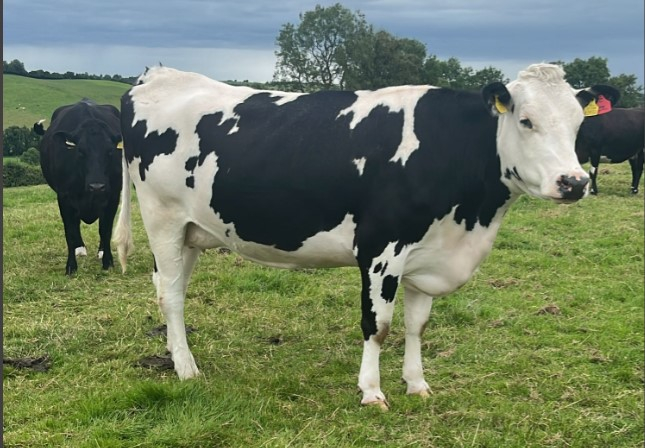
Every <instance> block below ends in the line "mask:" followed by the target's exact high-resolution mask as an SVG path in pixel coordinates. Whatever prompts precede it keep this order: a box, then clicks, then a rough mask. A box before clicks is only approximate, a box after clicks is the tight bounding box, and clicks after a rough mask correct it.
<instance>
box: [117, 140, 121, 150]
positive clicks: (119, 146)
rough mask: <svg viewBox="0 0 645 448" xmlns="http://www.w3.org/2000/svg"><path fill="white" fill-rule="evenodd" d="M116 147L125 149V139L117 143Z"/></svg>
mask: <svg viewBox="0 0 645 448" xmlns="http://www.w3.org/2000/svg"><path fill="white" fill-rule="evenodd" d="M116 149H123V140H121V141H120V142H119V143H118V144H117V145H116Z"/></svg>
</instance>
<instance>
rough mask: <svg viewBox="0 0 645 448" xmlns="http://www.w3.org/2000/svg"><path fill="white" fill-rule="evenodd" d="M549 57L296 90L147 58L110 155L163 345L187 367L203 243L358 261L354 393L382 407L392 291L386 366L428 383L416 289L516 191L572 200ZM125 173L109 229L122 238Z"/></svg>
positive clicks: (570, 121) (438, 283)
mask: <svg viewBox="0 0 645 448" xmlns="http://www.w3.org/2000/svg"><path fill="white" fill-rule="evenodd" d="M563 76H564V72H563V71H562V69H561V68H559V67H558V66H555V65H548V64H539V65H534V66H530V67H529V68H528V69H526V70H525V71H523V72H521V73H520V75H519V77H518V79H517V80H516V81H513V82H511V83H510V84H508V85H507V86H504V85H503V84H501V83H493V84H490V85H488V86H486V87H485V88H484V89H483V100H482V94H480V93H469V92H460V91H454V90H449V89H443V88H435V87H430V86H402V87H390V88H384V89H380V90H376V91H356V92H346V91H327V92H318V93H311V94H299V93H285V92H273V91H259V90H253V89H250V88H247V87H232V86H229V85H226V84H223V83H220V82H217V81H213V80H211V79H208V78H206V77H204V76H201V75H199V74H195V73H186V72H181V71H177V70H174V69H171V68H166V67H156V68H153V69H149V70H147V71H146V73H144V74H143V75H142V76H141V77H140V78H139V80H138V85H136V86H134V87H133V88H132V89H130V90H129V91H128V92H127V93H126V94H125V95H124V96H123V97H122V103H121V106H122V107H121V114H122V116H121V118H122V130H123V138H124V144H125V153H124V156H125V159H126V160H127V165H128V170H129V175H130V176H131V177H132V179H133V181H134V184H135V187H136V190H137V196H138V200H139V204H140V210H141V215H142V218H143V222H144V225H145V228H146V231H147V234H148V237H149V242H150V246H151V248H152V252H153V254H154V257H155V260H156V263H157V267H158V272H157V273H156V274H155V275H153V281H154V283H155V286H156V288H157V297H158V300H159V305H160V307H161V310H162V312H163V314H164V316H165V318H166V320H167V324H168V350H169V351H170V352H171V353H172V359H173V361H174V364H175V370H176V372H177V374H178V375H179V377H180V378H182V379H184V378H190V377H194V376H196V375H197V374H198V369H197V366H196V365H195V361H194V359H193V355H192V354H191V352H190V350H189V348H188V344H187V341H186V334H185V328H184V315H183V309H184V298H185V293H186V287H187V284H188V281H189V277H190V275H191V272H192V270H193V267H194V265H195V262H196V260H197V257H198V255H199V253H200V252H201V251H202V250H203V249H207V248H216V247H227V248H229V249H231V250H233V251H235V252H237V253H239V254H241V255H242V256H244V257H246V258H248V259H250V260H254V261H256V262H259V263H262V264H265V265H269V266H274V267H280V268H295V267H309V268H313V267H335V266H358V268H359V269H360V272H361V278H362V294H361V303H362V320H361V328H362V330H363V335H364V351H363V359H362V363H361V368H360V373H359V378H358V385H359V387H360V389H361V390H362V393H363V397H362V401H361V402H362V403H363V404H371V403H374V404H378V405H380V406H382V407H386V406H387V404H386V399H385V395H384V394H383V393H382V392H381V386H380V379H379V378H380V374H379V353H380V347H381V344H382V343H383V341H384V339H385V337H386V335H387V334H388V330H389V327H390V321H391V319H392V313H393V309H394V299H395V294H396V291H397V288H398V286H399V285H402V286H403V289H404V293H405V296H404V302H405V326H406V337H405V357H404V362H403V379H404V380H405V381H406V383H407V392H408V393H409V394H418V395H422V396H426V395H427V394H428V391H429V387H428V384H427V383H426V381H425V379H424V376H423V370H422V366H421V351H420V347H421V334H422V332H423V329H424V327H425V325H426V323H427V321H428V318H429V315H430V308H431V305H432V298H433V297H438V296H444V295H446V294H449V293H450V292H452V291H454V290H456V289H457V288H459V287H460V286H461V285H463V284H464V283H465V282H466V281H467V280H468V279H469V278H470V277H471V275H472V273H473V271H474V270H475V269H476V268H477V267H478V266H479V264H480V263H481V262H482V260H483V259H484V258H485V257H486V255H487V254H488V253H489V251H490V250H491V247H492V245H493V241H494V239H495V235H496V234H497V231H498V229H499V226H500V224H501V222H502V218H503V216H504V214H505V213H506V211H507V209H508V208H509V206H510V205H511V204H512V203H513V201H514V200H515V199H516V198H517V197H518V196H519V195H521V194H522V193H528V194H530V195H532V196H536V197H540V198H545V199H551V200H553V201H555V202H558V203H568V202H574V201H577V200H579V199H581V198H582V197H584V196H585V195H586V194H587V184H588V180H589V179H588V177H587V175H586V173H585V172H584V171H583V169H582V168H581V167H580V164H579V163H578V161H577V159H576V155H575V152H574V144H575V138H576V134H577V132H578V128H579V126H580V124H581V123H582V120H583V112H582V107H581V104H582V105H585V104H586V103H587V102H588V101H589V99H590V98H589V97H591V95H589V94H588V93H587V92H580V93H579V94H578V97H579V100H578V99H576V94H575V92H574V91H573V90H572V88H571V87H570V86H569V85H568V84H567V83H566V82H565V81H564V78H563ZM127 177H128V175H127V174H125V175H124V189H123V203H122V212H121V214H120V216H119V220H118V222H117V228H116V230H115V238H114V241H115V243H116V244H117V249H118V251H119V259H120V261H121V263H122V267H123V268H124V269H125V257H126V255H127V250H126V248H127V247H128V246H129V245H130V244H131V241H132V235H131V230H130V208H129V205H128V204H129V203H130V200H129V194H130V192H129V188H130V185H129V182H128V180H127Z"/></svg>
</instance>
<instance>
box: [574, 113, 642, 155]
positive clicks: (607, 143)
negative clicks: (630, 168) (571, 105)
mask: <svg viewBox="0 0 645 448" xmlns="http://www.w3.org/2000/svg"><path fill="white" fill-rule="evenodd" d="M644 140H645V110H644V109H642V108H638V109H623V108H614V109H613V110H612V111H611V112H608V113H605V114H602V115H596V116H593V117H586V118H585V120H584V121H583V123H582V125H581V126H580V130H579V131H578V138H577V139H576V153H577V154H578V159H579V161H580V162H581V163H584V162H586V161H587V160H588V159H589V157H590V156H591V154H593V153H594V152H596V153H598V154H599V155H601V156H607V157H609V158H610V159H611V161H612V162H614V163H618V162H623V161H625V160H627V159H628V158H630V157H632V156H633V155H634V154H636V153H637V152H638V151H641V150H642V149H643V146H644V144H645V142H644Z"/></svg>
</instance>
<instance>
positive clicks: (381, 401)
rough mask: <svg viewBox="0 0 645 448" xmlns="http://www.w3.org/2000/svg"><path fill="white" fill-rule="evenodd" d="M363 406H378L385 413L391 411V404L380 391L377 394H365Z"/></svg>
mask: <svg viewBox="0 0 645 448" xmlns="http://www.w3.org/2000/svg"><path fill="white" fill-rule="evenodd" d="M361 404H362V405H363V406H376V407H378V408H380V409H381V410H383V411H387V410H388V409H390V404H389V403H388V402H387V400H386V399H385V395H383V392H381V391H380V390H379V391H378V392H376V393H371V394H364V395H363V399H362V400H361Z"/></svg>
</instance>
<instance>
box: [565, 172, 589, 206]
mask: <svg viewBox="0 0 645 448" xmlns="http://www.w3.org/2000/svg"><path fill="white" fill-rule="evenodd" d="M557 184H558V190H559V191H560V196H561V197H562V199H564V200H565V201H577V200H578V199H582V198H583V197H584V196H585V194H586V193H587V185H589V178H588V177H587V176H580V177H576V176H567V175H565V174H563V175H562V176H560V178H559V179H558V181H557Z"/></svg>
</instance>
